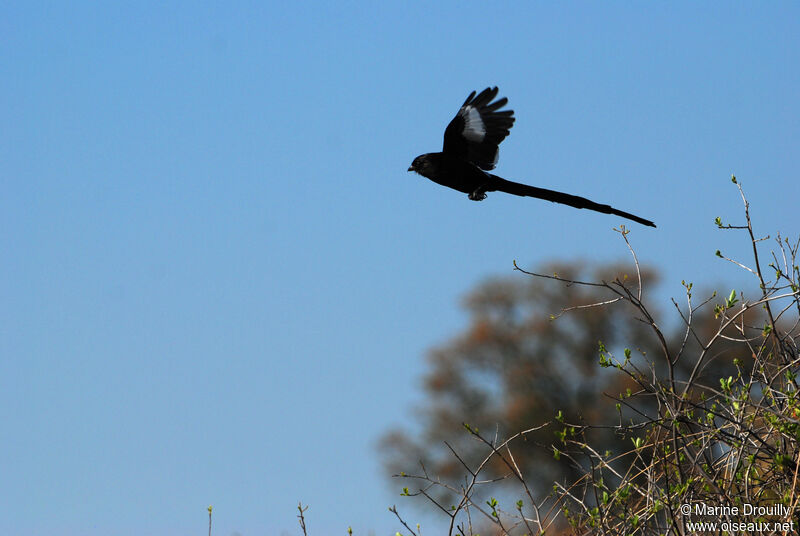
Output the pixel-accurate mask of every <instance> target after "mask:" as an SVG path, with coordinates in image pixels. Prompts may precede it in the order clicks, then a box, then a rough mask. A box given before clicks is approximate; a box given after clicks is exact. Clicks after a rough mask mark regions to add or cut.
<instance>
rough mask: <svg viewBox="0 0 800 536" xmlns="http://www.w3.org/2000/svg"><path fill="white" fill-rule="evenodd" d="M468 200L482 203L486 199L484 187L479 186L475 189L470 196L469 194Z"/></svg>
mask: <svg viewBox="0 0 800 536" xmlns="http://www.w3.org/2000/svg"><path fill="white" fill-rule="evenodd" d="M469 198H470V199H471V200H472V201H483V200H484V199H486V185H485V184H481V185H480V186H478V187H477V188H475V190H474V191H473V192H472V193H471V194H469Z"/></svg>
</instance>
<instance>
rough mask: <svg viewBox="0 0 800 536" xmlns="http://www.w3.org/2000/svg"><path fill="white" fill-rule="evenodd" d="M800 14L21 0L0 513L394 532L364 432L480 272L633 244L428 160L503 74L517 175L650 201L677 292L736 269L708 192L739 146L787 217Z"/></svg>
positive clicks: (375, 428) (7, 203) (10, 64)
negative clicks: (452, 183) (478, 189)
mask: <svg viewBox="0 0 800 536" xmlns="http://www.w3.org/2000/svg"><path fill="white" fill-rule="evenodd" d="M110 4H112V5H110ZM231 4H232V5H231ZM520 5H521V6H524V7H519V6H520ZM798 36H800V7H798V4H797V3H796V2H771V3H769V4H764V3H738V2H707V3H703V4H702V6H698V5H696V3H690V2H678V3H674V2H670V3H663V2H659V3H653V2H647V3H617V2H603V3H597V2H594V3H581V2H577V3H569V4H568V5H564V4H563V3H556V2H553V3H544V2H536V3H534V2H524V3H519V5H514V4H502V3H501V4H494V3H485V2H473V3H470V2H436V3H427V2H426V3H414V2H369V3H367V2H364V3H359V2H326V3H300V2H251V3H247V2H234V3H228V2H225V3H219V4H208V3H199V2H185V3H168V4H167V5H163V4H162V3H161V2H158V3H152V4H149V3H143V2H131V3H124V4H122V3H105V2H97V3H95V2H93V3H84V2H61V3H59V2H56V3H52V2H47V3H38V2H3V4H2V6H0V51H1V53H0V102H2V105H0V125H2V126H1V127H0V367H1V369H0V370H2V372H1V373H0V505H2V514H0V533H2V534H15V535H19V536H33V535H42V536H44V535H50V534H60V535H88V536H95V535H97V536H99V535H107V534H115V535H141V534H148V535H154V536H160V535H164V536H166V535H183V534H185V535H189V534H202V533H203V531H204V530H206V529H205V528H204V527H205V524H206V523H207V517H206V510H205V508H206V506H207V505H208V504H213V505H214V506H215V517H214V519H215V534H221V535H226V536H227V535H230V534H232V533H234V532H239V533H241V534H243V535H244V536H251V535H267V534H288V535H296V534H299V528H298V526H297V523H296V518H295V514H296V511H295V507H296V504H297V502H298V501H299V500H302V501H303V502H304V503H308V504H310V505H311V509H310V510H309V511H308V513H307V517H308V525H309V530H310V533H311V534H314V535H316V536H322V535H329V534H345V530H346V528H347V526H348V525H352V526H353V528H354V530H355V531H356V534H359V535H364V534H370V531H374V534H378V535H381V534H390V533H394V531H395V530H399V529H400V528H401V527H400V526H399V525H398V524H397V523H396V522H395V520H394V519H393V517H392V516H391V514H390V513H389V512H388V511H387V509H386V508H387V506H389V505H391V504H394V503H397V504H398V506H399V507H400V508H401V511H404V512H406V513H407V514H408V517H409V518H410V519H411V520H415V519H416V517H415V515H414V514H413V510H412V506H411V504H409V501H408V500H404V499H403V498H401V497H399V496H398V492H399V488H400V483H399V482H395V483H394V484H391V483H389V484H387V479H386V477H385V475H384V474H383V473H382V471H381V468H380V464H379V458H378V456H377V454H376V448H375V445H376V441H377V439H378V438H379V437H380V435H381V434H382V433H383V432H384V431H386V430H387V429H389V428H390V427H392V426H395V425H397V424H398V423H403V422H410V423H413V421H412V420H411V419H413V413H412V412H411V411H410V408H411V407H412V405H413V404H415V403H419V402H420V401H421V400H422V399H421V395H420V387H419V386H420V377H421V375H422V374H423V372H424V371H425V352H426V350H427V349H429V348H430V347H431V346H433V345H435V344H437V343H441V342H443V341H445V340H447V339H448V338H449V337H450V336H452V335H453V334H455V333H456V332H457V331H458V330H459V329H460V327H462V326H463V325H464V322H465V317H464V314H463V312H462V311H461V310H460V309H459V299H460V297H461V296H462V295H463V294H464V293H465V292H466V291H468V290H469V289H470V288H472V287H473V286H474V285H476V284H477V283H479V282H481V281H482V280H484V279H485V278H487V277H490V276H496V275H512V271H511V268H512V260H514V259H517V260H518V261H519V262H520V263H522V264H523V265H524V266H528V267H533V266H536V265H537V264H538V263H541V262H544V261H548V260H553V259H565V260H575V259H586V260H601V261H602V260H614V259H620V258H626V255H627V251H626V250H625V248H624V245H623V244H622V242H621V240H620V239H619V237H618V235H617V234H616V233H614V232H613V231H612V230H611V229H612V227H614V226H616V225H619V224H620V223H626V222H624V221H623V220H622V219H620V218H617V217H612V216H607V215H602V214H596V213H592V212H588V211H585V210H584V211H578V210H575V209H571V208H569V207H564V206H559V205H553V204H550V203H546V202H543V201H538V200H533V199H523V198H517V197H512V196H505V195H503V194H497V193H495V194H489V197H488V199H486V200H485V201H483V202H482V203H475V202H471V201H469V200H468V199H467V197H466V195H464V194H460V193H458V192H455V191H452V190H447V189H445V188H443V187H441V186H438V185H435V184H433V183H431V182H429V181H428V180H426V179H424V178H422V177H419V176H417V175H415V174H410V173H407V172H406V169H407V167H408V165H409V164H410V162H411V160H412V159H413V157H414V156H416V155H417V154H420V153H423V152H429V151H437V150H439V149H440V147H441V140H442V134H443V132H444V128H445V126H446V124H447V122H448V121H449V120H450V119H451V118H452V116H453V115H454V114H455V112H456V111H457V109H458V106H459V105H460V104H461V103H462V102H463V100H464V98H465V97H466V95H467V94H468V93H469V92H470V91H471V90H473V89H481V88H483V87H486V86H488V85H498V86H499V87H500V90H501V95H504V96H507V97H508V98H509V102H510V107H511V108H513V109H514V110H515V112H516V116H517V122H516V124H515V126H514V128H513V130H512V133H511V136H510V137H509V138H508V139H507V140H506V141H505V142H504V143H503V145H502V150H501V157H500V163H499V166H498V168H497V173H498V174H499V175H501V176H503V177H506V178H508V179H512V180H517V181H521V182H527V183H530V184H534V185H538V186H544V187H549V188H553V189H558V190H562V191H566V192H570V193H574V194H578V195H583V196H586V197H589V198H591V199H595V200H597V201H599V202H604V203H610V204H612V205H614V206H616V207H617V208H620V209H622V210H627V211H630V212H634V213H636V214H639V215H641V216H644V217H646V218H649V219H652V220H654V221H655V222H656V223H657V224H658V228H657V229H650V228H645V227H643V226H640V225H637V224H635V223H632V222H627V225H628V227H629V228H631V229H632V230H633V233H632V234H631V235H630V239H631V242H632V243H633V244H634V246H635V247H636V249H637V252H638V254H639V256H640V259H641V260H642V262H643V263H647V264H650V265H657V266H658V267H659V268H660V269H661V272H662V274H663V287H662V289H661V290H660V291H659V296H661V297H663V298H666V297H669V296H676V297H679V296H681V287H680V281H681V279H687V280H692V281H695V282H696V284H701V283H707V284H711V283H712V282H714V281H726V282H731V283H732V284H738V283H739V282H745V281H747V280H746V279H745V277H744V275H742V274H741V272H740V271H738V270H737V269H736V268H735V267H734V266H733V265H731V264H728V263H724V262H722V261H720V260H719V259H717V258H716V257H714V251H715V250H716V249H722V250H723V251H724V252H726V253H729V254H730V255H732V256H737V257H739V258H746V255H747V244H746V243H745V242H744V241H743V239H742V237H738V236H735V235H733V234H731V233H723V232H721V231H719V230H717V229H716V228H715V227H714V225H713V219H714V217H715V216H722V217H723V218H724V219H726V220H733V221H735V222H739V221H741V203H740V200H739V198H738V194H737V192H736V190H735V188H733V187H732V185H731V184H730V182H729V177H730V174H731V173H736V174H737V176H738V177H739V178H740V179H741V181H742V183H743V184H744V187H745V189H746V191H747V192H748V194H749V197H750V200H751V203H752V205H753V209H752V212H753V217H754V219H755V223H756V226H757V230H759V231H760V232H761V233H763V234H767V233H773V234H774V232H775V231H778V230H780V231H782V232H784V233H786V234H791V235H793V236H796V235H797V233H798V231H800V218H798V198H799V197H800V195H798V194H800V188H799V187H798V177H797V171H798V169H800V158H799V157H798V142H800V113H799V112H800V108H799V105H798V95H800V76H799V73H800V69H798V65H800V57H799V56H800V37H798ZM518 277H522V276H521V275H518ZM664 309H667V307H666V306H665V307H664Z"/></svg>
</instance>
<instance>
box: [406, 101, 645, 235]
mask: <svg viewBox="0 0 800 536" xmlns="http://www.w3.org/2000/svg"><path fill="white" fill-rule="evenodd" d="M497 91H498V90H497V88H496V87H493V88H488V87H487V88H486V89H484V90H483V91H481V92H480V93H478V95H477V96H475V92H474V91H473V92H472V93H470V94H469V97H467V100H465V101H464V104H462V105H461V109H460V110H459V111H458V113H457V114H456V116H455V117H454V118H453V120H452V121H450V124H449V125H447V129H446V130H445V131H444V147H443V149H442V152H441V153H427V154H423V155H420V156H418V157H416V158H415V159H414V161H413V162H412V163H411V167H409V168H408V170H409V171H416V172H417V173H419V174H420V175H422V176H423V177H427V178H429V179H430V180H432V181H433V182H435V183H438V184H441V185H442V186H447V187H448V188H453V189H454V190H458V191H459V192H464V193H466V194H469V198H470V199H472V200H473V201H482V200H484V199H486V192H506V193H509V194H514V195H519V196H524V197H536V198H538V199H544V200H546V201H552V202H553V203H563V204H565V205H569V206H571V207H575V208H588V209H589V210H594V211H597V212H602V213H604V214H616V215H617V216H622V217H623V218H628V219H630V220H633V221H635V222H639V223H641V224H642V225H649V226H651V227H655V226H656V224H655V223H653V222H651V221H650V220H646V219H644V218H640V217H639V216H634V215H633V214H629V213H627V212H623V211H621V210H617V209H615V208H613V207H611V206H609V205H601V204H599V203H595V202H594V201H590V200H588V199H586V198H584V197H578V196H577V195H570V194H565V193H562V192H556V191H554V190H546V189H544V188H536V187H535V186H528V185H527V184H520V183H518V182H511V181H507V180H505V179H503V178H500V177H498V176H497V175H492V174H491V173H487V172H486V171H488V170H491V169H494V166H495V165H496V164H497V156H498V153H499V145H500V142H502V141H503V140H504V139H505V137H506V136H508V134H509V130H510V129H511V127H512V126H514V111H513V110H500V108H502V107H503V106H505V105H506V103H508V99H507V98H505V97H503V98H502V99H498V100H496V101H494V102H492V100H494V98H495V97H496V96H497Z"/></svg>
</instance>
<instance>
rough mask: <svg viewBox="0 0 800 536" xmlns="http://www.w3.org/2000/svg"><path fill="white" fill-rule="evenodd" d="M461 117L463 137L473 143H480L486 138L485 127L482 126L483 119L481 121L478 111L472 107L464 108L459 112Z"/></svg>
mask: <svg viewBox="0 0 800 536" xmlns="http://www.w3.org/2000/svg"><path fill="white" fill-rule="evenodd" d="M461 115H462V116H463V117H464V133H463V134H464V137H465V138H467V140H469V141H471V142H474V143H480V142H482V141H483V138H484V137H485V136H486V125H484V124H483V119H481V114H480V112H478V109H477V108H475V107H473V106H466V107H465V108H464V109H463V110H461Z"/></svg>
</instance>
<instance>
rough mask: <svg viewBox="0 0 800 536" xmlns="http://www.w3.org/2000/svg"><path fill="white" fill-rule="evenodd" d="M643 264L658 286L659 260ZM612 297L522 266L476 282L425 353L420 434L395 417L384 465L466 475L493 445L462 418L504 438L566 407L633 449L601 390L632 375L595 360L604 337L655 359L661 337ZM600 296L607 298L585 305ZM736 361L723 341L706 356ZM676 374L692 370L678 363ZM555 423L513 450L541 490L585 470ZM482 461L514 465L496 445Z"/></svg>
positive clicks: (600, 443) (568, 275)
mask: <svg viewBox="0 0 800 536" xmlns="http://www.w3.org/2000/svg"><path fill="white" fill-rule="evenodd" d="M634 270H635V268H634V267H633V265H631V264H630V263H629V264H627V265H622V264H619V265H602V266H595V267H587V266H585V265H584V264H583V263H580V264H578V263H575V264H571V265H570V264H553V265H550V266H546V267H544V268H542V269H540V270H539V273H544V274H558V276H560V277H561V278H564V279H571V280H578V279H580V280H584V281H613V280H614V279H615V278H619V279H620V280H621V281H628V282H631V283H633V282H632V279H633V278H635V276H636V274H635V271H634ZM641 272H642V279H643V281H644V282H645V284H646V286H647V287H648V288H650V289H651V288H652V286H653V284H654V282H655V281H656V279H657V277H656V274H655V272H654V271H653V270H651V269H642V270H641ZM614 298H615V296H614V295H613V294H611V293H610V292H609V291H608V289H606V288H603V287H601V286H596V287H592V286H581V285H564V284H563V283H559V282H556V281H549V280H545V279H542V278H534V277H527V276H519V275H516V276H512V277H508V278H503V279H493V280H490V281H487V282H486V283H484V284H482V285H480V286H479V287H478V288H477V289H475V290H474V291H472V292H470V293H469V294H468V295H467V297H466V299H465V307H466V309H467V310H468V312H469V326H468V327H467V329H466V330H465V331H464V332H463V333H461V334H459V335H457V336H456V337H454V338H453V339H452V340H451V341H450V342H448V343H446V344H445V345H443V346H442V347H440V348H436V349H434V350H433V351H431V352H430V354H429V356H428V359H429V363H430V372H429V373H428V374H427V375H426V377H425V378H424V390H425V395H426V402H425V406H424V407H423V408H419V409H418V410H417V412H416V416H417V417H418V419H419V420H418V425H419V427H418V428H417V427H414V428H415V429H417V430H419V435H418V436H417V437H416V438H414V437H413V435H412V432H411V431H409V430H408V429H395V430H391V431H389V432H388V433H386V434H385V436H384V437H383V438H382V440H381V443H380V448H381V451H382V455H383V457H384V461H385V464H386V466H387V468H388V469H389V470H390V471H391V473H392V474H398V473H401V472H405V473H419V472H420V471H421V467H420V463H422V465H423V466H424V471H425V472H426V473H427V474H428V475H429V476H430V477H431V478H434V479H436V478H438V479H441V480H442V481H449V482H451V483H452V484H455V485H456V486H457V485H458V484H459V482H461V483H463V475H464V466H465V465H468V466H470V467H476V466H477V464H478V463H480V461H481V460H482V459H483V458H484V457H485V455H486V448H485V445H483V444H481V443H479V442H477V441H476V440H475V438H474V437H472V436H471V435H470V434H468V433H464V429H463V424H462V423H468V424H469V425H470V426H472V427H477V428H479V429H480V431H481V434H482V435H484V436H486V435H489V436H493V435H494V434H495V433H497V435H498V437H499V438H500V439H501V440H502V439H503V438H507V437H508V436H510V435H511V434H514V433H517V432H520V431H522V430H525V429H529V428H532V427H535V426H538V425H541V424H543V423H545V422H547V421H552V420H553V419H554V418H555V417H556V415H558V414H559V412H561V415H562V416H563V418H564V419H566V420H567V421H568V422H573V423H574V422H585V423H587V424H594V425H597V424H604V425H610V426H608V427H605V428H603V427H601V428H599V429H592V430H591V431H590V432H589V433H590V434H591V436H590V438H591V443H592V444H593V445H594V446H595V447H596V448H597V449H598V450H600V449H603V450H610V451H612V452H622V451H625V450H629V446H630V445H629V443H630V440H629V439H628V438H623V437H619V436H617V435H615V433H614V430H613V425H615V424H617V423H618V422H619V413H618V412H617V410H616V408H615V406H616V401H615V400H614V399H612V398H611V397H609V396H606V394H605V393H608V394H609V395H611V396H613V397H617V396H619V394H620V393H624V392H625V391H626V390H627V389H632V390H634V391H635V390H636V389H637V385H636V384H635V383H634V381H632V380H631V379H630V378H629V377H626V376H625V375H622V374H618V373H616V372H615V371H612V370H609V369H604V368H602V367H599V366H598V358H599V343H600V342H602V343H603V345H604V346H605V347H606V348H608V349H609V350H614V349H616V350H617V351H616V352H615V353H617V354H618V355H622V354H623V351H622V348H623V347H627V348H630V349H631V350H632V355H633V359H639V360H648V361H650V360H649V359H648V357H647V356H648V354H652V353H654V352H655V351H660V342H659V340H658V339H657V338H656V337H655V335H654V332H653V330H652V329H650V326H649V324H648V323H646V322H632V321H631V315H632V314H634V313H635V312H636V311H634V310H633V308H632V307H631V306H630V303H628V302H622V301H620V302H618V303H611V304H607V302H609V300H613V299H614ZM601 303H604V304H606V305H605V306H597V307H586V305H588V304H601ZM562 311H567V312H565V314H561V312H562ZM709 320H711V321H713V315H705V316H704V318H703V319H695V322H696V326H705V328H704V329H712V328H711V325H712V323H713V322H709ZM683 338H684V333H682V332H680V330H676V333H675V335H674V337H672V338H671V339H670V340H669V341H667V344H668V345H671V346H674V347H676V348H677V347H679V346H680V345H681V344H682V341H683ZM686 344H688V345H692V344H694V341H693V340H689V341H687V343H686ZM730 361H731V356H727V355H726V353H725V352H724V351H720V352H719V353H718V355H717V359H716V361H712V362H710V364H709V366H710V367H717V368H718V367H719V366H722V368H723V369H725V370H726V371H728V370H732V368H731V367H730ZM721 373H722V371H718V370H715V371H714V374H721ZM678 374H679V375H680V376H685V375H687V374H688V372H687V371H686V370H683V371H682V370H681V369H680V364H679V369H678ZM641 409H642V410H643V411H646V410H647V408H644V407H643V408H641ZM558 429H559V428H558V427H555V426H549V427H543V428H541V429H539V430H537V431H535V432H532V433H530V434H527V436H526V441H525V442H523V443H517V446H516V448H515V451H514V457H515V460H516V462H517V463H518V464H519V467H520V469H521V470H522V472H523V473H524V474H525V477H526V480H527V481H528V482H529V483H534V486H536V487H537V488H538V489H539V491H540V492H541V491H545V492H546V491H547V490H549V489H551V488H552V484H553V482H554V481H573V480H574V479H575V478H577V477H578V476H579V475H580V471H578V470H577V469H576V468H575V467H574V466H573V465H572V464H570V463H569V462H568V460H566V459H564V458H562V459H560V460H559V459H556V458H557V457H556V456H554V452H553V448H552V445H553V444H554V443H556V438H555V435H554V434H555V433H556V432H557V431H558ZM445 442H447V444H449V445H450V446H451V447H452V448H453V450H454V451H455V452H456V453H457V454H458V457H460V458H461V460H462V461H463V463H462V461H460V460H459V459H458V458H457V457H456V456H454V455H453V452H451V451H450V450H449V448H448V446H447V445H446V444H445ZM603 450H600V452H602V451H603ZM487 469H488V473H486V475H485V476H486V478H490V477H492V476H495V477H497V476H500V475H502V474H508V470H507V468H506V467H504V466H503V464H502V462H501V461H500V460H499V459H498V458H497V457H494V458H493V459H492V460H491V461H490V464H489V466H488V467H487ZM395 482H396V481H395ZM403 485H406V484H405V483H404V484H403ZM442 490H443V488H441V487H437V489H436V491H437V492H439V493H440V494H439V495H438V497H439V500H440V501H442V504H449V502H448V501H449V500H450V499H451V498H447V497H444V496H442V495H441V492H442ZM494 493H495V495H496V494H497V489H495V490H494Z"/></svg>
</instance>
